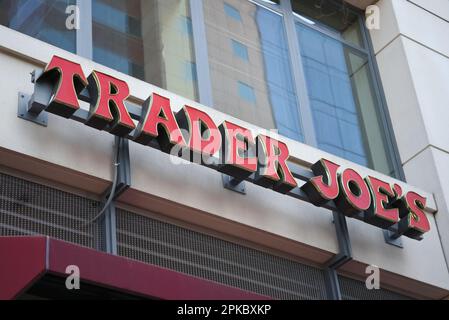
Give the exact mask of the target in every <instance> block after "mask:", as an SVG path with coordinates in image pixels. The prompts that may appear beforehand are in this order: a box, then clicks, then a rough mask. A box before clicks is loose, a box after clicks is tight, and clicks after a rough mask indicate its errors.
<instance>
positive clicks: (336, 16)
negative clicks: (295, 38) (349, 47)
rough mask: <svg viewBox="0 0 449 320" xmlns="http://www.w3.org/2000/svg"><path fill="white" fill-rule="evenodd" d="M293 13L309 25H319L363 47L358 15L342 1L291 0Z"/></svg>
mask: <svg viewBox="0 0 449 320" xmlns="http://www.w3.org/2000/svg"><path fill="white" fill-rule="evenodd" d="M291 3H292V9H293V12H294V14H295V15H296V16H297V17H298V18H299V19H301V20H303V21H304V22H306V23H308V24H310V25H319V26H320V27H322V28H327V29H328V30H329V31H330V32H332V33H336V34H338V35H340V36H341V37H342V39H344V40H346V41H348V42H350V43H353V44H355V45H357V46H360V47H363V38H362V31H361V30H360V24H359V22H358V15H357V14H356V13H354V12H352V11H351V10H350V9H349V7H348V6H347V5H346V4H345V3H343V4H340V3H335V2H333V1H330V0H292V2H291Z"/></svg>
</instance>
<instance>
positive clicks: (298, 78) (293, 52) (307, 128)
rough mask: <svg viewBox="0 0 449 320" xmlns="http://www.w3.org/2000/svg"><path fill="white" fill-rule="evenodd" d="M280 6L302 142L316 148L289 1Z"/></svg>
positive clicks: (312, 122) (299, 49) (282, 2)
mask: <svg viewBox="0 0 449 320" xmlns="http://www.w3.org/2000/svg"><path fill="white" fill-rule="evenodd" d="M280 5H281V9H282V12H283V15H284V25H285V31H286V34H287V42H288V49H289V52H290V62H291V67H292V73H293V81H294V86H295V89H296V95H297V97H298V102H299V109H300V110H299V114H300V117H301V125H302V128H303V130H304V142H305V143H306V144H308V145H311V146H314V147H316V146H317V145H318V144H317V139H316V134H315V126H314V121H313V115H312V109H311V104H310V99H309V95H308V93H307V83H306V78H305V72H304V67H303V65H302V61H301V48H300V47H299V43H298V37H297V32H296V27H295V21H294V18H293V11H292V6H291V3H290V0H281V2H280Z"/></svg>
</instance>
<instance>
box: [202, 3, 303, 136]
mask: <svg viewBox="0 0 449 320" xmlns="http://www.w3.org/2000/svg"><path fill="white" fill-rule="evenodd" d="M203 4H204V14H205V22H206V28H207V43H208V53H209V63H210V71H211V80H212V90H213V95H214V107H215V108H216V109H219V110H221V111H223V112H225V113H227V114H231V115H233V116H235V117H237V118H240V119H243V120H246V121H248V122H251V123H254V124H256V125H259V126H261V127H264V128H267V129H275V128H277V129H278V130H279V133H280V134H282V135H284V136H287V137H289V138H292V139H296V140H299V141H302V140H303V134H302V130H301V125H300V118H299V111H298V101H297V98H296V93H295V90H294V85H293V79H292V74H291V68H290V60H289V59H290V58H289V52H288V48H287V40H286V35H285V30H284V24H283V18H282V16H280V15H278V14H276V13H274V12H272V11H270V10H267V9H265V8H263V7H261V6H258V5H255V4H254V3H251V2H249V1H237V0H232V1H231V0H227V1H226V2H225V1H222V0H214V1H204V2H203ZM229 7H232V8H233V10H232V14H230V13H229V11H230V9H229ZM236 17H239V19H236ZM237 44H238V45H237ZM244 48H246V50H244Z"/></svg>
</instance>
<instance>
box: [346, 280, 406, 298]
mask: <svg viewBox="0 0 449 320" xmlns="http://www.w3.org/2000/svg"><path fill="white" fill-rule="evenodd" d="M338 280H339V282H340V291H341V295H342V298H343V300H410V299H411V298H409V297H406V296H403V295H401V294H399V293H395V292H393V291H390V290H386V289H382V288H380V289H379V290H368V289H367V288H366V286H365V282H363V281H357V280H353V279H350V278H346V277H343V276H339V277H338Z"/></svg>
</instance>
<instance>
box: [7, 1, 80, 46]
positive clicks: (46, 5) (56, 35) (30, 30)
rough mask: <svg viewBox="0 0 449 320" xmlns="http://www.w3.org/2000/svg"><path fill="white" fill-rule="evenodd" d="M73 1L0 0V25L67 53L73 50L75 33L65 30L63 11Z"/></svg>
mask: <svg viewBox="0 0 449 320" xmlns="http://www.w3.org/2000/svg"><path fill="white" fill-rule="evenodd" d="M75 3H76V0H1V1H0V24H2V25H4V26H6V27H9V28H11V29H14V30H17V31H20V32H22V33H25V34H27V35H29V36H31V37H34V38H37V39H39V40H42V41H45V42H47V43H50V44H52V45H54V46H57V47H60V48H62V49H65V50H67V51H70V52H75V51H76V30H75V29H73V30H69V29H67V27H66V20H67V18H69V14H66V13H65V11H66V9H67V7H68V6H70V5H74V4H75Z"/></svg>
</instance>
